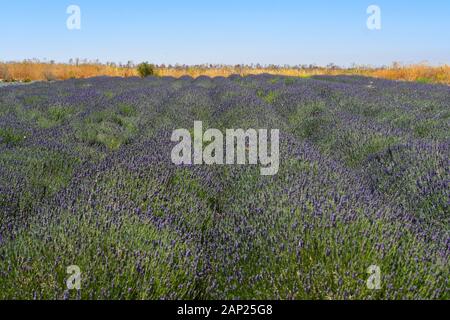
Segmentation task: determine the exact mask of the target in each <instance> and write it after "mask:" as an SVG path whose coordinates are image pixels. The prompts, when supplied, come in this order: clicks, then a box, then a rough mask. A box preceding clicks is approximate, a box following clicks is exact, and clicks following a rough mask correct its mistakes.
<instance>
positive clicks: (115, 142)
mask: <svg viewBox="0 0 450 320" xmlns="http://www.w3.org/2000/svg"><path fill="white" fill-rule="evenodd" d="M133 112H134V111H133V109H132V107H129V106H122V107H121V109H120V111H119V112H110V111H103V112H96V113H94V114H92V115H91V116H89V117H88V118H87V119H86V120H85V121H84V122H83V123H82V124H81V125H80V126H79V127H78V128H77V137H78V138H79V139H80V140H81V141H83V142H87V143H89V144H102V145H105V146H106V147H107V148H108V149H109V150H118V149H119V148H120V147H121V146H122V145H123V144H127V143H129V142H130V141H131V139H132V138H133V137H134V135H135V134H136V133H137V126H136V122H137V119H136V118H134V117H131V116H128V115H131V114H132V113H133ZM126 114H128V115H126Z"/></svg>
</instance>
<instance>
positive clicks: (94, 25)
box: [0, 0, 450, 66]
mask: <svg viewBox="0 0 450 320" xmlns="http://www.w3.org/2000/svg"><path fill="white" fill-rule="evenodd" d="M72 4H74V5H78V6H79V7H80V8H81V30H73V31H70V30H68V29H67V27H66V20H67V18H68V16H69V15H68V14H67V13H66V9H67V7H68V6H69V5H72ZM373 4H375V5H378V6H379V7H380V8H381V18H382V20H381V23H382V25H381V26H382V29H381V30H379V31H370V30H368V28H367V27H366V21H367V18H368V14H367V13H366V9H367V7H368V6H369V5H373ZM0 13H1V15H0V17H1V18H0V39H1V40H0V60H3V61H9V60H22V59H28V58H39V59H43V58H47V59H49V60H56V61H63V62H64V61H68V60H69V59H70V58H76V57H80V58H87V59H91V60H95V59H99V60H101V61H103V62H105V61H115V62H126V61H128V60H132V61H134V62H140V61H144V60H148V61H151V62H154V63H166V64H169V63H171V64H175V63H181V64H183V63H184V64H197V63H225V64H238V63H262V64H271V63H273V64H291V65H294V64H312V63H315V64H320V65H326V64H328V63H331V62H332V63H335V64H338V65H343V66H346V65H350V64H351V63H357V64H371V65H382V64H390V63H391V62H393V61H400V62H403V63H418V62H424V61H427V62H428V63H430V64H442V63H447V64H450V1H448V0H428V1H417V0H415V1H406V0H396V1H392V0H391V1H388V0H353V1H350V0H342V1H336V0H334V1H333V0H315V1H301V0H291V1H289V0H273V1H266V0H247V1H246V0H190V1H188V0H161V1H156V0H146V1H144V0H142V1H141V0H127V1H119V0H114V1H113V0H109V1H106V0H71V1H66V0H53V1H52V0H40V1H36V0H14V1H9V0H8V1H7V0H1V1H0Z"/></svg>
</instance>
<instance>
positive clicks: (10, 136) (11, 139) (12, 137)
mask: <svg viewBox="0 0 450 320" xmlns="http://www.w3.org/2000/svg"><path fill="white" fill-rule="evenodd" d="M24 139H25V135H24V134H22V133H18V132H16V131H15V130H13V129H11V128H0V144H2V143H3V144H7V145H12V146H16V145H18V144H20V142H22V141H23V140H24Z"/></svg>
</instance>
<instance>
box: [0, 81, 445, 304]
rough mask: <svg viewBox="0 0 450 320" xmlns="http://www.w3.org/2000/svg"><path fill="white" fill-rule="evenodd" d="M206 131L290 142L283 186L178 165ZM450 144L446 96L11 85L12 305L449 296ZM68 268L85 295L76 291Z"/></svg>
mask: <svg viewBox="0 0 450 320" xmlns="http://www.w3.org/2000/svg"><path fill="white" fill-rule="evenodd" d="M198 120H201V121H203V123H204V126H207V127H209V128H218V129H223V130H225V129H226V128H244V129H246V128H267V129H271V128H274V129H279V130H280V168H279V172H278V174H276V175H274V176H261V175H260V172H259V167H258V166H252V165H201V166H175V165H174V164H172V161H171V150H172V148H173V146H174V143H173V142H171V134H172V132H173V130H175V129H178V128H192V127H193V125H194V121H198ZM449 139H450V87H448V86H444V85H430V84H421V83H406V82H394V81H389V80H380V79H372V78H365V77H352V76H337V77H332V76H317V77H312V78H290V77H275V76H269V75H260V76H248V77H240V76H231V77H229V78H220V77H218V78H213V79H211V78H207V77H200V78H197V79H192V78H190V77H184V78H180V79H176V78H169V77H149V78H146V79H140V78H128V79H122V78H107V77H105V78H92V79H85V80H83V79H79V80H66V81H61V82H54V83H47V82H39V83H33V84H30V85H26V86H14V85H13V86H7V87H2V88H0V299H19V298H21V299H234V298H235V299H449V298H450V291H449V289H450V283H449V278H450V263H449V262H450V261H449V257H450V213H449V196H450V194H449V191H450V189H449V181H450V171H449V170H450V169H449V168H450V160H449V159H450V157H449V155H450V144H449V142H450V140H449ZM71 265H77V266H79V267H80V269H81V272H82V273H81V289H80V290H68V288H67V286H66V280H67V278H68V276H69V275H68V274H67V272H66V268H67V267H68V266H71ZM373 265H375V266H379V268H380V270H381V287H380V288H379V289H378V290H372V289H370V288H368V286H367V279H368V277H369V276H370V275H369V274H368V273H367V269H368V268H369V267H370V266H373Z"/></svg>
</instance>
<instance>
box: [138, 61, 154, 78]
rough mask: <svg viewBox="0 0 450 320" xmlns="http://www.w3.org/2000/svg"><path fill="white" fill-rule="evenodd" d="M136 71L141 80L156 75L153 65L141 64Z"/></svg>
mask: <svg viewBox="0 0 450 320" xmlns="http://www.w3.org/2000/svg"><path fill="white" fill-rule="evenodd" d="M137 71H138V73H139V75H140V76H141V78H146V77H149V76H154V75H155V74H156V69H155V66H154V65H153V64H149V63H148V62H142V63H141V64H139V65H138V66H137Z"/></svg>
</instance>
